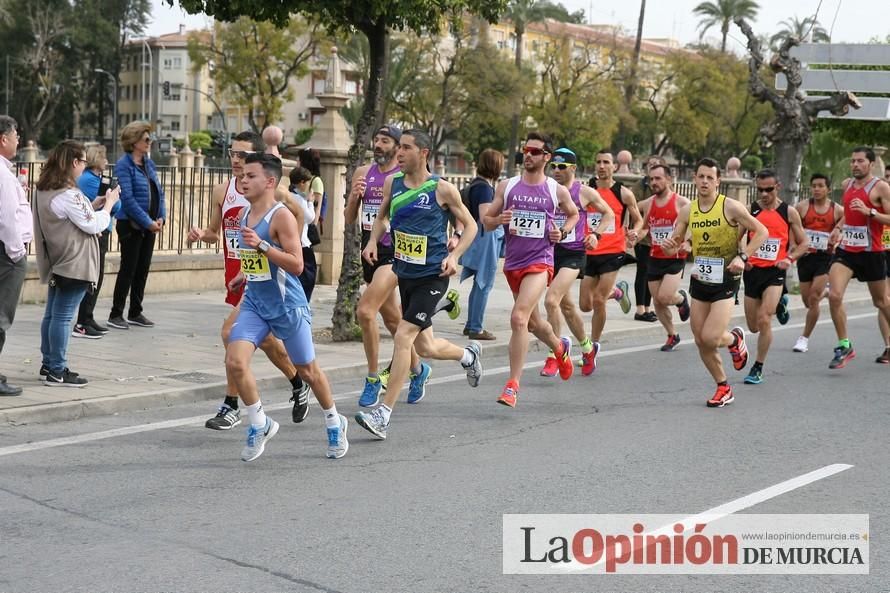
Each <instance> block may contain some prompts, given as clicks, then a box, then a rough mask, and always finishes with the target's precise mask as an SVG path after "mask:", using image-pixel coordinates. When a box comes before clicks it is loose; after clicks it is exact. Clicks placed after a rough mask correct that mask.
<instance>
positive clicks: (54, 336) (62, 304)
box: [40, 285, 87, 375]
mask: <svg viewBox="0 0 890 593" xmlns="http://www.w3.org/2000/svg"><path fill="white" fill-rule="evenodd" d="M86 291H87V289H86V286H85V285H78V286H77V287H72V288H60V287H58V286H50V287H49V289H48V291H47V296H46V312H45V313H44V314H43V322H42V323H41V324H40V353H41V354H42V355H43V364H44V365H45V366H46V367H47V368H48V369H49V370H50V372H51V373H53V374H54V375H57V374H59V373H61V372H62V371H64V370H65V369H66V368H67V367H68V359H67V353H68V340H69V338H71V326H72V323H71V322H72V321H73V320H74V315H75V314H76V313H77V309H78V307H80V301H81V300H83V295H84V294H86Z"/></svg>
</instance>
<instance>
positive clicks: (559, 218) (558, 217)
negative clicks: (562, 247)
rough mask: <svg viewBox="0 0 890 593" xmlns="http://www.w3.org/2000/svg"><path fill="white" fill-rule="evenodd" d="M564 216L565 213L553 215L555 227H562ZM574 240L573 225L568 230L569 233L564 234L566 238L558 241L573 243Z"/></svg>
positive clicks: (564, 224)
mask: <svg viewBox="0 0 890 593" xmlns="http://www.w3.org/2000/svg"><path fill="white" fill-rule="evenodd" d="M566 220H568V219H567V218H566V215H565V214H557V215H556V216H554V217H553V222H554V224H556V228H558V229H562V228H565V226H566ZM574 241H575V227H572V230H570V231H569V234H567V235H566V238H565V239H563V240H562V241H560V243H574Z"/></svg>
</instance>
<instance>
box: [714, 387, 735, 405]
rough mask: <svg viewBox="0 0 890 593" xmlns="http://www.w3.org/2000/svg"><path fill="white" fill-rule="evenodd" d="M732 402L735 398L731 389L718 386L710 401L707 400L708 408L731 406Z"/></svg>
mask: <svg viewBox="0 0 890 593" xmlns="http://www.w3.org/2000/svg"><path fill="white" fill-rule="evenodd" d="M733 401H735V396H733V394H732V387H730V386H729V385H718V386H717V391H715V392H714V395H713V396H712V397H711V399H709V400H708V407H709V408H722V407H723V406H727V405H729V404H731V403H732V402H733Z"/></svg>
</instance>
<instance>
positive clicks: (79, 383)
mask: <svg viewBox="0 0 890 593" xmlns="http://www.w3.org/2000/svg"><path fill="white" fill-rule="evenodd" d="M87 383H89V381H87V380H86V379H84V378H83V377H80V376H78V374H77V373H72V372H71V371H69V370H68V369H64V370H63V371H62V372H61V373H58V374H56V373H53V372H52V371H49V370H47V373H46V376H45V377H44V378H43V384H44V385H46V386H47V387H78V388H79V387H86V386H87Z"/></svg>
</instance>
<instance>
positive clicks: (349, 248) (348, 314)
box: [331, 22, 389, 342]
mask: <svg viewBox="0 0 890 593" xmlns="http://www.w3.org/2000/svg"><path fill="white" fill-rule="evenodd" d="M362 32H363V33H364V34H365V35H366V36H367V37H368V43H369V45H370V48H371V53H370V76H369V78H368V84H367V86H365V102H364V106H363V108H362V115H361V117H360V118H359V122H358V126H357V129H356V134H355V144H353V145H352V146H351V147H350V149H349V164H348V165H347V169H346V179H347V188H346V191H347V192H348V191H349V190H350V188H351V180H352V175H353V174H354V173H355V170H356V169H357V168H359V167H360V166H361V165H362V163H363V161H364V159H365V153H366V152H367V147H368V145H369V144H370V142H371V132H372V131H373V130H374V126H376V125H377V123H378V121H377V118H378V114H379V113H380V106H381V103H382V101H383V93H382V88H383V85H384V84H385V82H386V70H387V63H388V61H389V56H388V55H387V53H388V48H389V44H388V41H389V31H388V30H387V27H386V23H385V22H378V23H369V24H368V25H367V26H365V27H363V28H362ZM361 238H362V235H361V232H360V231H359V226H358V223H357V222H356V223H355V224H351V225H345V227H344V229H343V261H342V264H341V267H340V280H339V283H338V285H337V303H336V304H335V305H334V313H333V315H332V317H331V323H332V325H333V329H332V332H331V333H332V337H333V339H334V341H335V342H345V341H350V340H356V339H360V338H361V331H360V329H359V327H358V324H357V323H356V315H355V307H356V304H357V303H358V297H359V294H360V292H359V290H360V288H361V282H362V275H361V274H362V266H361V259H360V258H361Z"/></svg>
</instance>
